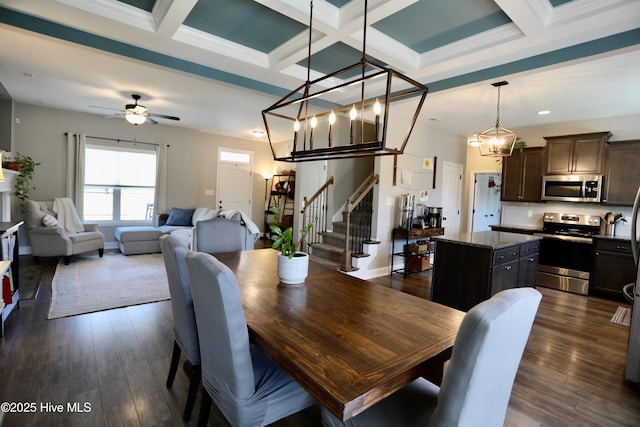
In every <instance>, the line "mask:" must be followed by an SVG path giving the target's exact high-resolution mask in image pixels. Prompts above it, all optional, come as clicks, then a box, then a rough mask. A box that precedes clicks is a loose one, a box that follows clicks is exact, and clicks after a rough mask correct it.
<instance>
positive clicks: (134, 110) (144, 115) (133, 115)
mask: <svg viewBox="0 0 640 427" xmlns="http://www.w3.org/2000/svg"><path fill="white" fill-rule="evenodd" d="M131 98H133V100H134V101H135V102H134V103H133V104H127V105H125V107H124V110H116V111H120V113H118V114H115V115H112V116H108V117H122V116H124V118H125V120H126V121H127V122H129V123H131V124H133V125H141V124H143V123H151V124H153V125H155V124H157V123H158V122H157V121H155V120H154V118H158V119H167V120H175V121H178V120H180V117H176V116H166V115H164V114H153V113H150V112H149V110H147V107H145V106H144V105H140V104H138V101H139V100H140V98H141V96H140V95H137V94H135V93H134V94H132V95H131ZM93 107H96V108H104V109H106V110H113V108H107V107H100V106H93Z"/></svg>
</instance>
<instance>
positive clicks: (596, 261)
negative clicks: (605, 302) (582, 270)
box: [589, 237, 636, 300]
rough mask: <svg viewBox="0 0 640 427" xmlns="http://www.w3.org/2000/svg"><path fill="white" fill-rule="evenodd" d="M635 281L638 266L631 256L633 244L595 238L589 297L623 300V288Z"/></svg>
mask: <svg viewBox="0 0 640 427" xmlns="http://www.w3.org/2000/svg"><path fill="white" fill-rule="evenodd" d="M635 280H636V265H635V263H634V262H633V255H632V254H631V242H630V241H629V240H623V239H607V238H599V237H595V238H594V239H593V264H592V267H591V274H590V276H589V295H600V296H604V297H612V298H615V299H619V300H623V299H624V297H623V295H622V287H623V286H624V285H626V284H627V283H632V282H635Z"/></svg>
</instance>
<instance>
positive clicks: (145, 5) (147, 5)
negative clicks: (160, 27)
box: [118, 0, 156, 13]
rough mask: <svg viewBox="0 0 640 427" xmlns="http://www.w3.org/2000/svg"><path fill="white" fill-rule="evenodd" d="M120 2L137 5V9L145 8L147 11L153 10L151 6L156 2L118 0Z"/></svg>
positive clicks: (153, 0)
mask: <svg viewBox="0 0 640 427" xmlns="http://www.w3.org/2000/svg"><path fill="white" fill-rule="evenodd" d="M118 1H119V2H120V3H125V4H128V5H129V6H133V7H137V8H138V9H142V10H145V11H147V12H149V13H151V11H152V10H153V6H155V4H156V0H118Z"/></svg>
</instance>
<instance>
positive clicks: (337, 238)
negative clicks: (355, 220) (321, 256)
mask: <svg viewBox="0 0 640 427" xmlns="http://www.w3.org/2000/svg"><path fill="white" fill-rule="evenodd" d="M320 235H321V236H322V243H324V244H328V245H331V246H336V247H340V248H344V242H345V240H346V238H347V236H346V235H345V234H344V233H337V232H335V231H323V232H322V233H320Z"/></svg>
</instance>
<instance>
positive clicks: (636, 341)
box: [624, 188, 640, 383]
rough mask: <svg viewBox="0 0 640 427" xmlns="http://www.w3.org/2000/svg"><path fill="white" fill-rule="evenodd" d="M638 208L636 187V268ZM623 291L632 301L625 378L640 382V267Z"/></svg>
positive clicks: (633, 227) (633, 218) (633, 247)
mask: <svg viewBox="0 0 640 427" xmlns="http://www.w3.org/2000/svg"><path fill="white" fill-rule="evenodd" d="M639 209H640V188H638V192H637V193H636V199H635V201H634V202H633V212H632V214H631V250H632V252H633V260H634V261H635V263H636V268H638V254H639V252H638V251H639V246H640V245H639V242H638V233H637V227H638V210H639ZM624 293H625V296H626V297H627V299H629V301H631V302H632V303H633V309H632V312H631V327H630V329H629V352H628V354H627V370H626V371H625V378H626V379H627V380H629V381H633V382H636V383H640V269H638V274H637V275H636V281H635V283H630V284H628V285H626V286H625V287H624Z"/></svg>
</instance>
